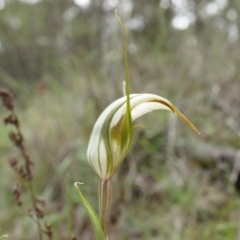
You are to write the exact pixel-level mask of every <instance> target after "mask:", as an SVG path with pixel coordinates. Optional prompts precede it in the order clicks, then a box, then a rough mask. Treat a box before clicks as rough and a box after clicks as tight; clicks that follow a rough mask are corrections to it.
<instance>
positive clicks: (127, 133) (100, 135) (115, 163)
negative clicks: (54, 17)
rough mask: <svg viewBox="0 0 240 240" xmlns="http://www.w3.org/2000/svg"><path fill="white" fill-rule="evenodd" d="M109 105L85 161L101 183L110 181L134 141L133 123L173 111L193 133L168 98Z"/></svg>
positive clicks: (138, 97)
mask: <svg viewBox="0 0 240 240" xmlns="http://www.w3.org/2000/svg"><path fill="white" fill-rule="evenodd" d="M127 99H128V97H127V96H126V97H122V98H120V99H118V100H116V101H115V102H113V103H112V104H110V105H109V106H108V107H107V108H106V109H105V110H104V111H103V112H102V114H101V115H100V117H99V118H98V120H97V121H96V123H95V125H94V128H93V131H92V134H91V137H90V141H89V145H88V149H87V157H88V161H89V163H90V165H91V167H92V168H93V170H94V171H95V172H96V174H97V175H98V176H99V178H100V179H102V180H108V179H111V178H112V176H113V174H114V173H115V172H116V170H117V169H118V167H119V166H120V165H121V163H122V161H123V160H124V158H125V156H126V155H127V153H128V151H129V149H130V147H131V145H132V139H133V123H132V121H134V120H136V119H137V118H139V117H141V116H142V115H145V114H146V113H149V112H152V111H154V110H158V109H164V110H169V111H171V112H175V113H177V114H178V116H179V117H181V118H182V119H183V120H184V121H185V122H187V123H188V124H189V125H190V126H191V127H192V128H193V129H194V130H195V131H196V132H197V129H196V128H195V127H194V126H193V124H192V123H191V122H190V121H189V120H188V119H187V118H186V117H185V116H184V115H183V114H182V113H181V112H180V111H179V110H177V109H176V108H175V107H174V106H173V104H172V103H171V102H169V101H168V100H167V99H165V98H163V97H160V96H158V95H154V94H145V93H144V94H131V95H130V97H129V100H130V108H129V110H128V107H127Z"/></svg>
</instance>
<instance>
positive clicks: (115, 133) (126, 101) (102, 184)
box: [75, 11, 199, 240]
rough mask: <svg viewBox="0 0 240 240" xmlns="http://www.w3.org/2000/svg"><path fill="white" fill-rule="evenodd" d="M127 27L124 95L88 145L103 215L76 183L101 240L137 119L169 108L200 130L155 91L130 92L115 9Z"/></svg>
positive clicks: (103, 118) (108, 110)
mask: <svg viewBox="0 0 240 240" xmlns="http://www.w3.org/2000/svg"><path fill="white" fill-rule="evenodd" d="M115 14H116V17H117V19H118V21H119V23H120V25H121V27H122V31H123V37H124V40H123V50H124V63H125V79H126V85H124V95H125V96H124V97H122V98H119V99H117V100H116V101H114V102H113V103H111V104H110V105H109V106H108V107H107V108H106V109H105V110H104V111H103V112H102V114H101V115H100V116H99V118H98V120H97V121H96V123H95V125H94V127H93V130H92V134H91V137H90V140H89V144H88V149H87V158H88V161H89V163H90V165H91V167H92V169H93V170H94V172H95V173H96V174H97V175H98V177H99V178H100V181H99V188H98V198H99V215H97V213H96V212H95V210H94V209H93V208H92V206H91V205H90V204H89V203H88V201H87V200H86V199H85V197H84V196H83V194H82V193H81V191H80V189H79V187H78V185H79V183H75V187H76V189H77V191H78V195H79V197H80V199H81V201H82V203H83V205H84V206H85V207H86V209H87V211H88V215H89V217H90V220H91V222H92V225H93V229H94V232H95V236H96V239H97V240H107V239H108V238H107V226H108V219H109V215H110V210H111V198H112V186H111V178H112V177H113V175H114V173H115V172H116V171H117V169H118V168H119V167H120V165H121V163H122V162H123V160H124V158H125V157H126V155H127V154H128V152H129V150H130V148H131V146H132V143H133V134H134V125H133V121H134V120H136V119H137V118H139V117H141V116H143V115H145V114H147V113H149V112H152V111H154V110H159V109H163V110H168V111H171V112H173V113H176V114H177V115H178V116H179V117H180V118H182V120H184V121H185V122H186V123H187V124H188V125H189V126H190V127H191V128H192V129H193V130H195V131H196V132H197V133H199V132H198V131H197V129H196V128H195V127H194V126H193V124H192V123H191V122H190V121H189V120H188V119H187V118H186V117H185V116H184V115H183V114H182V113H181V112H180V111H179V110H178V109H177V108H176V107H175V106H174V105H173V104H172V103H171V102H170V101H168V100H167V99H165V98H163V97H160V96H158V95H155V94H149V93H142V94H130V81H129V73H128V60H127V40H126V31H125V28H124V25H123V23H122V21H121V19H120V18H119V17H118V15H117V11H115Z"/></svg>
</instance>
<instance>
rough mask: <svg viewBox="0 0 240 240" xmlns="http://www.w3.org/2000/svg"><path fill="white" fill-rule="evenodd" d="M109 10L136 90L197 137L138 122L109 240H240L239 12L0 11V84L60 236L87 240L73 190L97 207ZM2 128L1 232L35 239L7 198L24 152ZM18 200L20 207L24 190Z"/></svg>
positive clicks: (54, 5)
mask: <svg viewBox="0 0 240 240" xmlns="http://www.w3.org/2000/svg"><path fill="white" fill-rule="evenodd" d="M115 8H117V9H118V12H119V15H120V17H121V18H122V19H123V21H124V23H125V26H126V28H127V32H128V52H129V70H130V78H131V92H132V93H135V92H136V93H154V94H158V95H161V96H163V97H165V98H167V99H169V100H170V101H171V102H172V103H173V104H174V105H175V106H177V107H178V108H179V109H180V110H181V111H182V112H183V113H184V114H185V115H186V116H187V117H188V118H189V119H190V120H191V121H192V122H193V123H194V124H195V126H196V127H197V128H198V130H199V131H200V132H201V135H200V136H198V135H196V134H195V133H194V132H193V131H192V130H191V129H190V128H189V127H188V126H186V124H184V123H183V122H182V121H181V120H180V119H178V118H176V116H175V115H171V114H170V113H168V112H164V111H160V112H153V113H151V114H149V115H148V116H145V117H142V118H141V119H140V120H138V123H139V124H142V125H144V126H145V127H146V130H144V129H138V130H136V132H135V141H134V146H133V149H132V150H131V152H130V154H129V155H128V156H127V158H126V160H125V161H124V163H123V165H122V167H121V168H120V169H119V171H118V172H117V174H116V176H115V177H114V179H113V204H112V213H111V217H110V225H109V239H111V240H125V239H131V240H134V239H144V240H146V239H167V240H169V239H172V240H182V239H184V240H192V239H195V240H202V239H211V240H213V239H217V240H221V239H222V240H223V239H224V240H226V239H230V240H232V239H238V240H239V239H240V204H239V194H238V191H237V189H240V177H239V172H240V152H239V149H240V145H239V142H240V122H239V119H240V97H239V95H240V81H239V79H240V68H239V64H240V38H239V34H240V16H239V14H240V2H239V1H238V0H231V1H230V0H195V1H194V0H160V1H159V0H149V1H144V0H138V1H133V0H103V1H97V0H0V85H1V87H2V88H7V89H10V90H11V91H12V92H13V94H14V101H15V109H16V113H17V115H18V116H19V119H20V121H21V127H22V130H23V134H24V136H25V143H26V146H27V150H28V152H29V154H30V155H31V158H32V160H33V161H34V169H33V172H34V191H35V192H36V194H37V195H38V196H40V197H41V198H43V199H44V200H45V201H46V206H45V219H46V220H47V221H48V222H49V223H51V225H52V226H53V234H54V239H56V240H66V239H70V238H69V236H70V235H72V236H75V237H76V239H79V240H92V239H94V236H93V231H92V227H91V224H90V221H89V219H88V217H87V214H86V211H85V209H84V208H83V206H82V205H81V203H80V201H79V199H78V196H77V193H76V192H75V190H74V187H73V183H74V182H76V181H81V182H84V183H85V184H84V185H83V186H82V188H81V189H82V191H83V193H84V195H85V196H86V197H87V199H88V200H89V201H90V203H92V204H93V206H95V208H96V209H97V188H98V178H97V176H95V174H94V173H93V171H92V170H91V169H90V166H89V165H88V162H87V159H86V149H87V144H88V140H89V136H90V133H91V130H92V127H93V125H94V122H95V121H96V119H97V117H98V116H99V114H100V113H101V112H102V111H103V110H104V108H105V107H106V106H107V105H108V104H110V103H111V102H113V101H114V100H115V99H117V98H119V97H121V96H122V94H123V93H122V81H123V80H124V76H125V75H124V74H125V73H124V66H123V50H122V34H121V29H120V26H119V24H118V22H117V20H116V18H115V16H114V9H115ZM6 114H7V113H6V111H5V110H4V108H3V107H1V112H0V115H1V118H2V119H3V118H4V116H6ZM10 130H11V128H10V127H6V126H4V124H3V123H2V124H1V125H0V157H1V160H0V228H1V232H0V233H2V234H4V233H7V234H8V235H9V236H10V237H9V239H14V240H31V239H37V234H36V226H35V224H33V223H32V222H31V220H30V219H29V218H28V217H27V216H25V215H24V214H23V213H22V212H21V211H20V210H19V208H18V207H17V206H16V203H15V201H14V198H13V196H12V189H13V187H14V185H15V183H16V182H17V183H20V184H21V179H19V178H18V176H17V175H16V173H15V172H14V171H13V170H12V169H11V167H10V166H9V162H8V159H9V158H12V157H13V156H18V155H19V153H18V152H17V150H16V149H15V147H13V146H12V144H11V142H10V140H9V139H8V132H9V131H10ZM22 199H23V202H24V203H25V205H26V206H28V202H29V194H28V193H27V192H26V188H25V186H24V184H22ZM0 236H1V234H0ZM46 239H47V237H46Z"/></svg>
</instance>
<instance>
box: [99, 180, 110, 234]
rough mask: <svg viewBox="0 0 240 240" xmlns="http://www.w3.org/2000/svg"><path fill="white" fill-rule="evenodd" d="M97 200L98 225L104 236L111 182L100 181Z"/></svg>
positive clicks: (107, 218)
mask: <svg viewBox="0 0 240 240" xmlns="http://www.w3.org/2000/svg"><path fill="white" fill-rule="evenodd" d="M98 198H99V218H100V223H101V227H102V230H103V232H104V234H105V235H107V226H108V220H109V215H110V211H111V202H112V184H111V180H100V183H99V189H98Z"/></svg>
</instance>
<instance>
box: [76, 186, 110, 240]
mask: <svg viewBox="0 0 240 240" xmlns="http://www.w3.org/2000/svg"><path fill="white" fill-rule="evenodd" d="M78 184H82V183H75V188H76V189H77V192H78V195H79V197H80V200H81V202H82V203H83V205H84V207H85V208H86V210H87V212H88V216H89V218H90V220H91V222H92V226H93V230H94V233H95V237H96V240H107V238H106V237H105V235H104V233H103V230H102V227H101V224H100V219H99V217H98V215H97V213H96V212H95V210H94V209H93V207H92V206H91V205H90V204H89V203H88V201H87V200H86V198H85V197H84V196H83V195H82V193H81V191H80V189H79V187H78Z"/></svg>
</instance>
